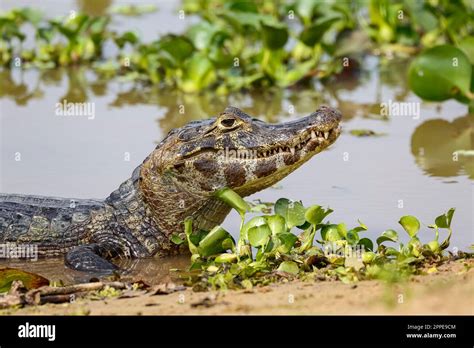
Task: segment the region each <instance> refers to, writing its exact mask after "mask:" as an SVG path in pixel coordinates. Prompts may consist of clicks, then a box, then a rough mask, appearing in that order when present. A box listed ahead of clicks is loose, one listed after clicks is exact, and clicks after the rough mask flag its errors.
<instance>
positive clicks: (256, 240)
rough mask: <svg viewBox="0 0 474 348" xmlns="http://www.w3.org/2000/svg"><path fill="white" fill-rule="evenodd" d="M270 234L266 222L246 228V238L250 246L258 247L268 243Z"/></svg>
mask: <svg viewBox="0 0 474 348" xmlns="http://www.w3.org/2000/svg"><path fill="white" fill-rule="evenodd" d="M271 234H272V231H271V230H270V227H268V225H267V224H265V225H260V226H254V227H252V228H250V229H249V230H248V240H249V243H250V245H251V246H253V247H255V248H258V247H261V246H263V245H265V244H267V243H268V240H269V239H270V236H271Z"/></svg>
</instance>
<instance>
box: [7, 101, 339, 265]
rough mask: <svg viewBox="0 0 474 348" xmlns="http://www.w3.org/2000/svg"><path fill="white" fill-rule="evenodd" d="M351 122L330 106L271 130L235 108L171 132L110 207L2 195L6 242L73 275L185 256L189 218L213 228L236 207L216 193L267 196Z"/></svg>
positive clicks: (95, 202)
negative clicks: (56, 259)
mask: <svg viewBox="0 0 474 348" xmlns="http://www.w3.org/2000/svg"><path fill="white" fill-rule="evenodd" d="M340 121H341V114H340V112H339V111H337V110H336V109H333V108H330V107H327V106H322V107H320V108H319V109H318V110H316V111H315V112H314V113H312V114H311V115H309V116H306V117H304V118H300V119H297V120H293V121H290V122H286V123H281V124H268V123H265V122H263V121H261V120H258V119H255V118H252V117H251V116H249V115H247V114H246V113H244V112H243V111H241V110H240V109H238V108H235V107H228V108H226V109H225V110H224V112H222V113H221V114H220V115H219V116H217V117H215V118H210V119H206V120H200V121H193V122H190V123H188V124H187V125H185V126H184V127H182V128H177V129H173V130H171V131H170V132H169V133H168V135H167V136H166V137H165V138H164V139H163V140H162V141H161V142H160V143H159V144H158V146H157V147H156V148H155V150H154V151H153V152H152V153H151V154H150V155H149V156H148V157H147V158H146V159H145V160H144V161H143V163H142V164H141V165H140V166H139V167H137V168H136V169H135V170H134V171H133V174H132V176H131V178H130V179H128V180H126V181H125V182H123V183H122V184H121V185H120V187H119V188H118V189H116V190H115V191H113V192H112V193H111V194H110V195H109V196H108V197H107V198H106V199H104V200H90V199H65V198H50V197H41V196H29V195H17V194H1V195H0V244H2V243H3V244H5V243H16V244H17V245H19V244H22V245H23V244H27V245H36V246H37V254H38V255H37V256H39V257H49V256H59V255H64V258H65V264H66V265H67V266H69V267H70V268H73V269H76V270H80V271H89V272H113V271H114V270H117V269H118V267H117V266H116V265H115V264H114V263H113V261H114V259H115V258H128V257H130V258H144V257H151V256H154V255H160V256H164V255H172V254H177V253H180V252H184V251H185V248H184V247H183V245H181V246H178V245H176V244H174V243H173V242H172V241H171V236H172V235H173V234H174V233H178V234H179V233H182V231H183V222H184V219H185V218H186V217H189V216H190V217H192V218H193V226H194V227H195V228H198V229H205V230H210V229H211V228H212V227H214V226H216V225H217V224H220V223H221V222H222V221H223V220H224V218H225V217H226V215H227V214H228V213H229V211H230V208H229V206H228V205H226V204H225V203H223V202H222V201H220V200H219V199H217V198H216V197H215V195H214V193H215V191H216V190H219V189H221V188H223V187H229V188H231V189H233V190H234V191H236V192H237V193H238V194H239V195H241V196H242V197H245V196H248V195H251V194H253V193H255V192H257V191H260V190H263V189H265V188H267V187H269V186H271V185H274V184H275V183H276V182H278V181H279V180H281V179H282V178H284V177H285V176H287V175H288V174H290V173H291V172H293V171H294V170H295V169H297V168H298V167H300V166H301V165H302V164H303V163H305V162H306V161H308V160H309V159H310V158H311V157H312V156H314V155H315V154H317V153H319V152H321V151H322V150H324V149H325V148H327V147H328V146H329V145H331V144H332V143H334V141H336V139H337V138H338V136H339V134H340V125H339V123H340Z"/></svg>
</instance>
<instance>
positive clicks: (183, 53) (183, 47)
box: [158, 35, 194, 64]
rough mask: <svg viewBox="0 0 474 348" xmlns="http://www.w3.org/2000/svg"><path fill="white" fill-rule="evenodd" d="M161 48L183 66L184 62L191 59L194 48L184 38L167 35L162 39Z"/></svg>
mask: <svg viewBox="0 0 474 348" xmlns="http://www.w3.org/2000/svg"><path fill="white" fill-rule="evenodd" d="M158 46H159V48H160V49H162V50H164V51H166V52H168V53H169V54H170V55H171V56H172V57H173V58H174V60H175V62H176V63H180V64H183V62H184V61H185V60H186V59H187V58H189V57H190V56H191V55H192V53H193V51H194V46H193V44H192V43H191V41H190V40H189V39H188V38H186V37H184V36H177V35H167V36H164V37H162V38H161V39H160V41H159V44H158Z"/></svg>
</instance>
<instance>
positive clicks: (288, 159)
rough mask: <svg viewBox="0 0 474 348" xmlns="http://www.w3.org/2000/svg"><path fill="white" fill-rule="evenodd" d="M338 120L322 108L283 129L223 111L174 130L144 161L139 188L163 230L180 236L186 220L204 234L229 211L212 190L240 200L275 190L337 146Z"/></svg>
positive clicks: (234, 111) (336, 113) (338, 116)
mask: <svg viewBox="0 0 474 348" xmlns="http://www.w3.org/2000/svg"><path fill="white" fill-rule="evenodd" d="M340 121H341V114H340V112H339V111H337V110H335V109H333V108H330V107H326V106H322V107H320V108H319V109H318V110H316V112H314V113H312V114H311V115H309V116H307V117H304V118H300V119H298V120H295V121H291V122H286V123H281V124H268V123H265V122H263V121H260V120H258V119H255V118H252V117H251V116H249V115H247V114H246V113H244V112H243V111H241V110H239V109H237V108H235V107H228V108H226V109H225V110H224V112H222V113H221V114H220V115H219V116H217V117H216V118H211V119H207V120H202V121H194V122H190V123H188V124H187V125H186V126H184V127H182V128H178V129H173V130H172V131H171V132H170V133H169V134H168V135H167V136H166V138H165V139H164V140H163V141H162V142H161V143H160V144H159V145H158V146H157V148H156V149H155V150H154V151H153V153H152V154H151V155H150V156H149V157H148V158H147V159H146V160H145V161H144V163H143V165H142V168H141V173H140V182H139V185H140V190H141V192H142V193H143V195H144V200H145V202H146V204H147V205H148V207H149V208H150V209H151V210H152V213H153V216H154V219H155V221H156V222H157V224H158V226H159V228H160V230H161V231H162V232H164V233H166V234H171V233H180V232H182V231H183V227H182V223H183V221H184V219H185V218H186V217H187V216H192V217H193V218H194V226H195V227H197V228H202V229H207V230H209V229H211V228H212V227H214V226H215V225H217V224H220V223H221V222H222V221H223V220H224V218H225V217H226V215H227V214H228V213H229V211H230V208H229V207H228V206H227V205H226V204H225V203H223V202H221V201H220V200H218V199H217V198H215V192H216V190H219V189H221V188H223V187H229V188H231V189H233V190H234V191H236V192H237V193H238V194H240V195H241V196H243V197H245V196H248V195H250V194H252V193H255V192H257V191H260V190H263V189H265V188H267V187H269V186H271V185H274V184H275V183H276V182H278V181H279V180H281V179H282V178H284V177H285V176H287V175H288V174H290V173H291V172H293V171H294V170H295V169H297V168H298V167H299V166H301V165H302V164H303V163H305V162H306V161H308V160H309V159H310V158H311V157H313V156H314V155H315V154H317V153H319V152H321V151H322V150H324V149H325V148H327V147H328V146H329V145H331V144H332V143H334V142H335V141H336V139H337V137H338V136H339V134H340V131H341V130H340V126H339V123H340Z"/></svg>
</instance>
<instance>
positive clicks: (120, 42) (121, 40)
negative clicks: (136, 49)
mask: <svg viewBox="0 0 474 348" xmlns="http://www.w3.org/2000/svg"><path fill="white" fill-rule="evenodd" d="M138 41H139V39H138V36H137V34H135V33H134V32H133V31H126V32H125V33H123V34H122V35H120V36H118V37H116V38H115V43H116V44H117V46H118V47H120V48H123V47H124V46H125V44H126V43H130V44H132V45H134V44H136V43H137V42H138Z"/></svg>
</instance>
